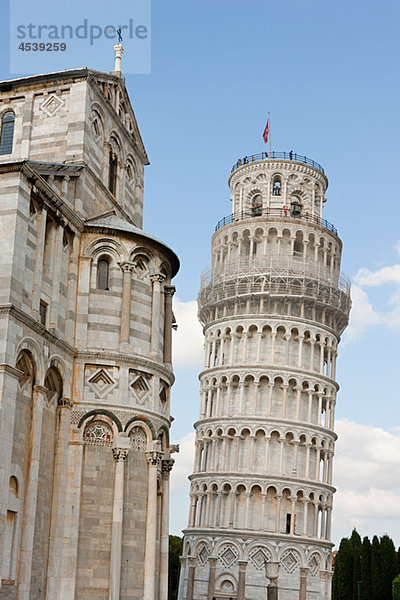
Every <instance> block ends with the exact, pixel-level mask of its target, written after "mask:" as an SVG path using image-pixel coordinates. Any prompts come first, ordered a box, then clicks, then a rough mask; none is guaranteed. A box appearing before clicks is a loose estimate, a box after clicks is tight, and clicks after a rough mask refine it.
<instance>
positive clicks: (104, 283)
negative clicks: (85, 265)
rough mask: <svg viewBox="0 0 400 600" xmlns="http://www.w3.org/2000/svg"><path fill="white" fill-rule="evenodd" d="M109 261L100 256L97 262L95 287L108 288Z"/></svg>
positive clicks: (99, 288)
mask: <svg viewBox="0 0 400 600" xmlns="http://www.w3.org/2000/svg"><path fill="white" fill-rule="evenodd" d="M109 274H110V263H109V261H108V259H107V258H100V260H99V261H98V263H97V289H98V290H109V289H110V288H109Z"/></svg>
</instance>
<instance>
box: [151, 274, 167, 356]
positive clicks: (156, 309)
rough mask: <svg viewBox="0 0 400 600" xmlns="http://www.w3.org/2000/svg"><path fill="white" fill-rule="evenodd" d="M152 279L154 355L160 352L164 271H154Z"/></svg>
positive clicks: (152, 337)
mask: <svg viewBox="0 0 400 600" xmlns="http://www.w3.org/2000/svg"><path fill="white" fill-rule="evenodd" d="M150 279H151V282H152V284H153V299H152V305H151V344H150V351H151V354H153V356H158V355H159V354H160V316H161V284H162V282H163V281H164V279H165V277H164V275H163V274H162V273H153V275H150Z"/></svg>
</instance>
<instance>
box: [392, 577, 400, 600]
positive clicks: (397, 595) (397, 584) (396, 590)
mask: <svg viewBox="0 0 400 600" xmlns="http://www.w3.org/2000/svg"><path fill="white" fill-rule="evenodd" d="M393 600H400V575H398V576H397V577H396V578H395V579H394V580H393Z"/></svg>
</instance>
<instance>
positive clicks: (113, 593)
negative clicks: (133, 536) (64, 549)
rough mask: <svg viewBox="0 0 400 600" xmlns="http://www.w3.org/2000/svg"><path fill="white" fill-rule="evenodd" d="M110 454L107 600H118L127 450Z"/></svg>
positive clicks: (114, 449)
mask: <svg viewBox="0 0 400 600" xmlns="http://www.w3.org/2000/svg"><path fill="white" fill-rule="evenodd" d="M128 442H129V440H128ZM112 452H113V457H114V461H115V471H114V500H113V520H112V529H111V558H110V591H109V600H119V597H120V588H121V556H122V520H123V514H124V465H125V459H126V457H127V456H128V452H129V449H128V448H126V447H124V448H113V449H112Z"/></svg>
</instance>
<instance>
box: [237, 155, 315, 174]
mask: <svg viewBox="0 0 400 600" xmlns="http://www.w3.org/2000/svg"><path fill="white" fill-rule="evenodd" d="M271 159H272V160H292V161H294V162H301V163H304V164H306V165H310V167H314V168H315V169H318V171H321V173H324V174H325V171H324V169H323V168H322V167H321V165H320V164H319V163H317V162H315V160H312V159H311V158H308V157H307V156H303V155H302V154H297V152H292V151H291V152H275V151H273V152H271V153H270V154H269V153H268V152H259V153H258V154H252V155H251V156H245V157H244V158H239V159H238V160H237V162H236V163H235V164H234V165H233V167H232V169H231V173H233V172H234V171H236V169H238V168H239V167H243V165H248V164H250V163H253V162H259V161H260V160H271Z"/></svg>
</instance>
